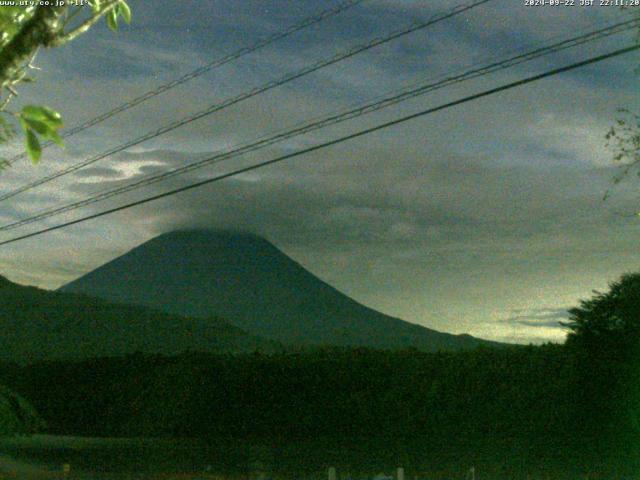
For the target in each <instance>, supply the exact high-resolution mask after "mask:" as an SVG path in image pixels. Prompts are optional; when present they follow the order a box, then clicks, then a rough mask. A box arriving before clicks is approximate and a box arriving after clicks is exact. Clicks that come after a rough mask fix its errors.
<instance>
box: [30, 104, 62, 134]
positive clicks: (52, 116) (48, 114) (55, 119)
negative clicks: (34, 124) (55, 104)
mask: <svg viewBox="0 0 640 480" xmlns="http://www.w3.org/2000/svg"><path fill="white" fill-rule="evenodd" d="M20 116H21V117H22V118H24V119H25V120H36V121H40V122H44V123H46V124H47V125H49V126H51V128H52V129H55V130H57V129H58V128H61V127H62V125H63V123H62V117H61V116H60V114H59V113H58V112H56V111H55V110H52V109H51V108H48V107H43V106H39V105H27V106H25V107H24V108H23V109H22V112H21V114H20Z"/></svg>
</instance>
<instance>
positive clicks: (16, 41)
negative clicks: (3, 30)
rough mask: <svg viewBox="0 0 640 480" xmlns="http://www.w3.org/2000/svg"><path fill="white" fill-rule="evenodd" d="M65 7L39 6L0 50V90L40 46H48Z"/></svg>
mask: <svg viewBox="0 0 640 480" xmlns="http://www.w3.org/2000/svg"><path fill="white" fill-rule="evenodd" d="M66 9H67V6H39V7H37V8H36V11H35V13H34V14H33V17H31V18H30V19H29V20H28V21H27V22H26V23H25V24H24V26H23V27H22V29H20V31H19V32H18V33H17V34H16V35H15V36H14V37H13V38H12V39H11V41H10V42H9V43H7V44H6V45H5V46H4V48H2V50H0V88H4V87H6V86H7V85H9V84H10V83H11V82H12V80H13V79H14V78H15V77H16V75H17V74H18V73H19V71H20V69H21V68H22V66H23V65H24V63H25V62H27V61H28V60H29V58H30V57H31V56H32V55H33V53H34V52H35V51H37V49H38V48H39V47H40V46H45V47H46V46H50V45H52V42H53V41H54V40H55V38H56V36H57V35H58V33H59V31H60V17H61V16H62V15H63V14H64V12H65V11H66Z"/></svg>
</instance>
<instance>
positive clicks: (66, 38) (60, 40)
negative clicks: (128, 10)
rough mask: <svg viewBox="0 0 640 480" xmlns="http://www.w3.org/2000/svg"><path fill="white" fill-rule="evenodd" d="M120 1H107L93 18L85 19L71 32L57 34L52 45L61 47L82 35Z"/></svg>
mask: <svg viewBox="0 0 640 480" xmlns="http://www.w3.org/2000/svg"><path fill="white" fill-rule="evenodd" d="M118 3H120V0H109V1H107V2H105V5H104V6H103V7H102V8H101V9H100V10H99V11H98V12H96V13H94V14H93V15H92V16H91V18H89V19H87V20H85V21H84V22H83V23H82V24H81V25H79V26H78V27H76V28H74V29H73V30H71V31H70V32H69V33H65V34H64V35H58V36H56V37H55V38H54V39H53V41H52V45H53V46H56V47H59V46H60V45H64V44H65V43H68V42H70V41H71V40H73V39H75V38H76V37H77V36H79V35H82V34H83V33H84V32H86V31H87V30H89V29H90V28H91V27H92V26H93V25H94V24H95V23H96V22H97V21H98V20H100V18H101V17H102V16H103V15H104V14H105V13H108V12H109V10H111V9H113V8H114V7H115V6H116V5H117V4H118Z"/></svg>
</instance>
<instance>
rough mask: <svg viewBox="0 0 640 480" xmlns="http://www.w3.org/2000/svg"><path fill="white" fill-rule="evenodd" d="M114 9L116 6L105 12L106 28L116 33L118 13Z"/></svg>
mask: <svg viewBox="0 0 640 480" xmlns="http://www.w3.org/2000/svg"><path fill="white" fill-rule="evenodd" d="M116 8H118V6H115V7H114V8H112V9H111V10H109V11H108V12H107V26H108V27H109V28H110V29H111V30H113V31H114V32H117V31H118V12H117V11H116Z"/></svg>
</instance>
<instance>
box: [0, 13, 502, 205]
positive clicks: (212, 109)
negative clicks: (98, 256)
mask: <svg viewBox="0 0 640 480" xmlns="http://www.w3.org/2000/svg"><path fill="white" fill-rule="evenodd" d="M490 1H492V0H476V1H474V2H472V3H469V4H464V5H458V6H457V7H454V8H453V9H451V10H449V11H447V12H446V13H443V14H440V15H435V16H434V17H432V18H431V19H429V20H427V21H425V22H419V23H417V24H414V25H412V26H409V27H407V28H404V29H402V30H398V31H396V32H394V33H391V34H389V35H386V36H384V37H379V38H375V39H373V40H371V41H369V42H367V43H366V44H363V45H358V46H356V47H353V48H351V49H349V50H347V51H344V52H340V53H338V54H336V55H334V56H333V57H331V58H328V59H324V60H320V61H318V62H316V63H314V64H311V65H308V66H306V67H304V68H302V69H301V70H298V71H296V72H294V73H292V74H289V75H286V76H284V77H282V78H280V79H278V80H273V81H270V82H267V83H266V84H264V85H262V86H260V87H256V88H254V89H252V90H249V91H247V92H244V93H242V94H240V95H238V96H236V97H232V98H229V99H227V100H225V101H223V102H221V103H216V104H213V105H211V106H209V107H207V108H206V109H204V110H201V111H199V112H196V113H194V114H191V115H189V116H187V117H184V118H182V119H180V120H177V121H175V122H172V123H170V124H168V125H165V126H163V127H160V128H159V129H157V130H155V131H153V132H148V133H146V134H144V135H142V136H140V137H138V138H136V139H134V140H130V141H128V142H126V143H124V144H120V145H118V146H116V147H113V148H111V149H109V150H107V151H105V152H102V153H100V154H98V155H95V156H93V157H90V158H88V159H86V160H84V161H82V162H79V163H76V164H74V165H71V166H69V167H67V168H64V169H61V170H58V171H57V172H55V173H52V174H51V175H48V176H46V177H43V178H40V179H39V180H35V181H33V182H31V183H28V184H26V185H23V186H21V187H18V188H16V189H14V190H12V191H10V192H8V193H5V194H3V195H0V202H1V201H4V200H7V199H9V198H12V197H14V196H16V195H18V194H20V193H23V192H26V191H27V190H31V189H33V188H35V187H38V186H40V185H43V184H45V183H48V182H50V181H52V180H55V179H57V178H60V177H62V176H64V175H68V174H69V173H73V172H75V171H77V170H80V169H82V168H84V167H86V166H88V165H91V164H93V163H95V162H97V161H99V160H102V159H104V158H107V157H109V156H111V155H114V154H115V153H118V152H121V151H123V150H126V149H127V148H131V147H133V146H136V145H139V144H141V143H143V142H146V141H147V140H151V139H153V138H156V137H159V136H161V135H164V134H165V133H168V132H170V131H173V130H175V129H177V128H180V127H183V126H185V125H188V124H190V123H192V122H194V121H196V120H199V119H201V118H203V117H206V116H208V115H212V114H213V113H216V112H219V111H220V110H223V109H225V108H228V107H230V106H232V105H235V104H237V103H240V102H242V101H244V100H247V99H249V98H252V97H254V96H256V95H260V94H262V93H264V92H266V91H268V90H272V89H274V88H277V87H280V86H282V85H285V84H287V83H289V82H292V81H293V80H296V79H298V78H301V77H303V76H305V75H308V74H310V73H313V72H315V71H317V70H320V69H322V68H325V67H327V66H330V65H333V64H335V63H338V62H340V61H342V60H345V59H348V58H350V57H353V56H355V55H357V54H359V53H362V52H364V51H367V50H370V49H372V48H374V47H377V46H379V45H382V44H385V43H388V42H391V41H392V40H395V39H397V38H400V37H402V36H404V35H408V34H410V33H412V32H415V31H417V30H421V29H424V28H426V27H429V26H431V25H434V24H436V23H438V22H441V21H444V20H446V19H448V18H451V17H453V16H455V15H459V14H461V13H464V12H466V11H468V10H471V9H472V8H475V7H478V6H480V5H482V4H485V3H487V2H490Z"/></svg>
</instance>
